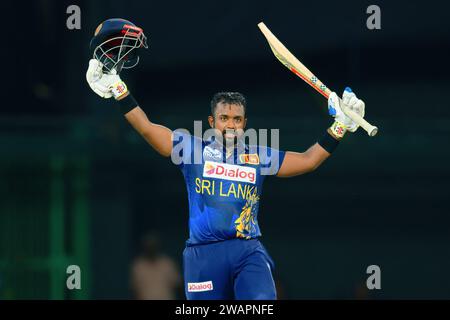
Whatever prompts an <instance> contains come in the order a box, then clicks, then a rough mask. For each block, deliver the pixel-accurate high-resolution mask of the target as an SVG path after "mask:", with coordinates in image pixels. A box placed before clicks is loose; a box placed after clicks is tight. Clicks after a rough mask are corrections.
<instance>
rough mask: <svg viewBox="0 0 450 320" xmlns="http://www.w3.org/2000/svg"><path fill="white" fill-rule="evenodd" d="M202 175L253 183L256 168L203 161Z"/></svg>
mask: <svg viewBox="0 0 450 320" xmlns="http://www.w3.org/2000/svg"><path fill="white" fill-rule="evenodd" d="M203 177H208V178H218V179H224V180H230V181H239V182H248V183H253V184H255V182H256V169H255V168H251V167H243V166H237V165H233V164H228V163H220V162H212V161H205V165H204V167H203Z"/></svg>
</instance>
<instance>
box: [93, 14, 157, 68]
mask: <svg viewBox="0 0 450 320" xmlns="http://www.w3.org/2000/svg"><path fill="white" fill-rule="evenodd" d="M140 48H145V49H147V48H148V45H147V37H146V36H145V34H144V31H143V30H142V29H141V28H139V27H137V26H136V25H135V24H134V23H132V22H130V21H128V20H125V19H120V18H115V19H108V20H106V21H104V22H102V23H101V24H100V25H99V26H98V27H97V29H96V30H95V33H94V37H93V38H92V40H91V43H90V49H91V50H92V51H93V58H94V59H97V60H98V61H100V62H101V63H103V69H104V70H103V71H104V72H106V73H111V72H112V70H113V69H115V70H116V72H117V74H119V73H120V71H121V70H122V69H130V68H133V67H135V66H136V65H137V64H138V63H139V55H138V49H140Z"/></svg>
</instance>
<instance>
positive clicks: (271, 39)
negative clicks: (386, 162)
mask: <svg viewBox="0 0 450 320" xmlns="http://www.w3.org/2000/svg"><path fill="white" fill-rule="evenodd" d="M258 27H259V29H260V30H261V32H262V33H263V34H264V36H265V37H266V40H267V42H268V43H269V45H270V49H272V52H273V54H274V55H275V57H277V59H278V60H279V61H280V62H281V63H282V64H284V65H285V66H286V67H287V68H288V69H289V70H291V71H292V72H293V73H295V74H296V75H297V76H299V77H300V78H302V79H303V80H304V81H305V82H306V83H307V84H309V85H310V86H311V87H313V88H314V89H316V90H317V91H318V92H319V93H320V94H321V95H323V96H324V97H325V98H326V99H328V97H329V96H330V93H331V91H330V89H328V88H327V87H326V86H325V85H324V84H323V83H322V82H321V81H320V80H319V79H318V78H317V77H316V76H315V75H314V74H313V73H312V72H311V71H309V69H308V68H306V67H305V66H304V65H303V63H301V62H300V61H299V60H298V59H297V58H296V57H295V56H294V55H293V54H292V53H291V52H289V50H288V49H287V48H286V47H285V46H284V45H283V44H282V43H281V42H280V40H278V39H277V38H276V37H275V36H274V35H273V33H272V32H271V31H270V30H269V28H267V27H266V25H265V24H264V22H260V23H258ZM341 102H342V101H341ZM341 108H342V111H343V112H344V113H345V114H346V115H347V116H348V117H349V118H351V119H352V120H353V121H355V122H356V123H357V124H358V125H360V126H361V128H363V129H364V130H366V131H367V133H368V134H369V136H371V137H373V136H375V135H376V134H377V133H378V128H377V127H375V126H373V125H371V124H370V123H368V122H367V121H366V120H365V119H364V118H363V117H361V116H360V115H359V114H357V113H356V112H354V111H352V110H350V109H349V108H348V107H346V106H345V105H344V104H343V103H341Z"/></svg>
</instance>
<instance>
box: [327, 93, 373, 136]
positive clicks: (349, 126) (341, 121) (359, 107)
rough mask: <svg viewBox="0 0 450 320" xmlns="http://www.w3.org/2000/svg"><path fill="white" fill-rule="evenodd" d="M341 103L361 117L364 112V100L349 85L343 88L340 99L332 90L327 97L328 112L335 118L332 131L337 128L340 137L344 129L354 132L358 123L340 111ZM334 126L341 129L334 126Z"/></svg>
mask: <svg viewBox="0 0 450 320" xmlns="http://www.w3.org/2000/svg"><path fill="white" fill-rule="evenodd" d="M341 103H343V104H344V105H345V106H346V107H348V108H349V109H350V110H352V111H354V112H356V113H357V114H359V115H360V116H361V117H364V113H365V104H364V101H362V100H361V99H358V98H357V97H356V95H355V94H354V93H353V92H352V89H350V88H349V87H347V88H345V90H344V93H343V94H342V100H340V99H339V97H338V96H337V94H336V93H335V92H332V93H331V94H330V96H329V98H328V113H329V114H330V115H331V116H332V117H333V118H335V124H333V127H332V131H334V129H337V130H338V132H337V136H338V137H340V138H342V136H343V135H344V134H345V131H350V132H355V131H356V130H357V129H358V127H359V125H358V124H356V123H355V122H354V121H353V120H352V119H350V118H349V117H348V116H346V115H345V113H344V112H343V111H342V108H341ZM336 126H337V127H340V128H341V129H339V128H335V127H336ZM342 131H343V132H342Z"/></svg>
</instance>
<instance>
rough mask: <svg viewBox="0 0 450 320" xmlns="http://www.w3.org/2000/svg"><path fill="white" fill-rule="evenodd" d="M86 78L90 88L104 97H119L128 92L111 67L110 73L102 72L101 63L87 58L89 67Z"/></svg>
mask: <svg viewBox="0 0 450 320" xmlns="http://www.w3.org/2000/svg"><path fill="white" fill-rule="evenodd" d="M86 80H87V82H88V84H89V86H90V87H91V89H92V90H93V91H94V92H95V93H96V94H98V95H99V96H100V97H102V98H104V99H109V98H111V97H114V98H115V99H116V100H117V99H120V97H122V96H123V95H125V94H126V93H127V92H128V89H127V86H126V85H125V83H124V82H123V81H122V80H121V79H120V77H119V75H117V74H116V70H115V69H113V70H112V72H111V74H104V73H103V64H102V63H101V62H100V61H98V60H96V59H91V60H89V68H88V70H87V72H86Z"/></svg>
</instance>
